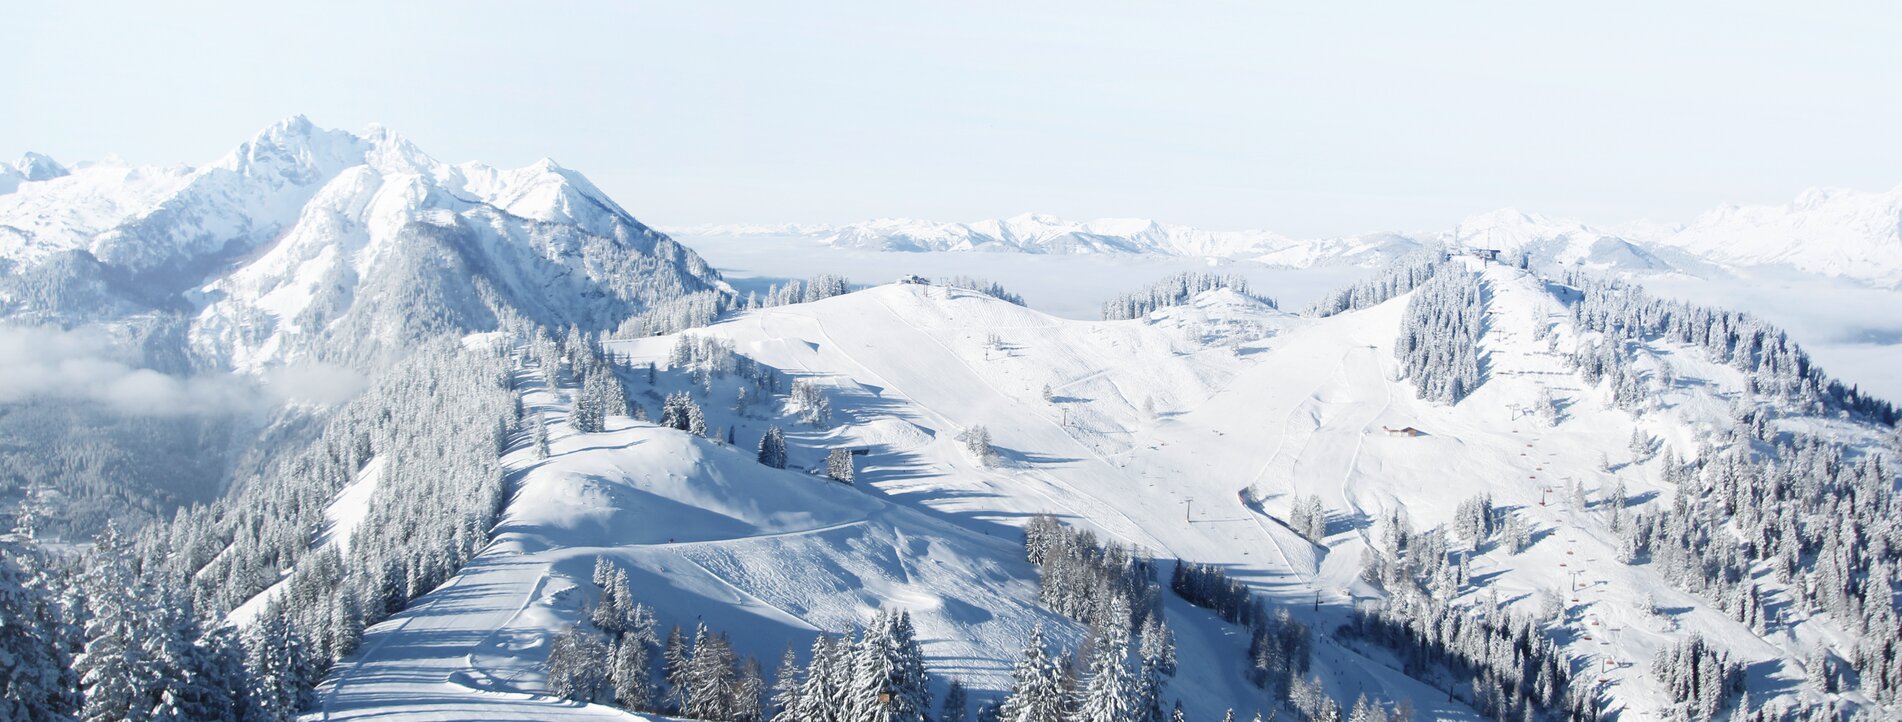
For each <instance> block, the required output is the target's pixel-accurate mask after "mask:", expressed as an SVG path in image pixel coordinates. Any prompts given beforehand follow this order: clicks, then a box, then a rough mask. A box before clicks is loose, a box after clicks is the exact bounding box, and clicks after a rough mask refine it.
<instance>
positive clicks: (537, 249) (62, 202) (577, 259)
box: [0, 116, 725, 369]
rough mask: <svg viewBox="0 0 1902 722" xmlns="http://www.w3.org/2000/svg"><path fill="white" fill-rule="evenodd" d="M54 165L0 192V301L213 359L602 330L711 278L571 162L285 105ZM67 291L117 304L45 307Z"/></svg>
mask: <svg viewBox="0 0 1902 722" xmlns="http://www.w3.org/2000/svg"><path fill="white" fill-rule="evenodd" d="M57 169H58V166H57V165H56V164H52V163H51V162H50V161H43V160H36V158H35V157H30V158H29V160H28V162H23V163H22V165H21V166H20V168H19V171H18V172H19V173H20V174H22V175H23V176H24V174H25V173H27V172H28V171H31V172H32V173H33V177H32V179H31V180H30V181H29V182H23V183H20V184H18V187H17V188H13V189H10V190H11V192H5V193H0V270H5V271H6V274H5V275H6V277H7V278H8V280H9V282H8V283H6V284H0V312H4V313H5V314H6V315H9V316H15V317H23V318H26V319H28V320H54V321H59V322H72V321H75V320H92V319H98V318H102V317H103V318H106V319H110V318H111V317H113V315H114V314H115V313H124V312H127V311H145V310H157V311H163V312H166V313H186V314H190V315H192V316H194V318H192V319H191V321H190V332H189V337H190V344H191V347H192V351H193V353H194V354H195V355H196V356H197V357H199V358H202V359H206V360H208V361H209V362H211V363H213V364H218V365H225V364H228V365H231V366H235V367H238V368H242V369H252V368H257V367H260V366H262V365H265V364H270V363H278V362H284V361H291V360H296V359H299V358H306V357H312V356H316V357H322V358H328V359H333V360H342V361H346V362H353V363H357V362H364V361H367V360H373V359H375V358H378V357H381V356H383V355H386V354H388V353H392V352H400V349H401V346H402V345H403V344H404V343H406V342H409V341H413V340H414V339H416V338H417V337H419V336H422V335H425V334H428V333H432V332H437V331H441V330H450V329H459V330H466V331H473V330H484V329H488V328H494V327H495V326H496V324H497V323H498V319H499V318H501V317H504V316H509V315H520V316H524V317H527V318H529V319H532V320H535V321H538V322H540V323H544V324H548V325H551V326H557V327H559V326H567V325H576V326H581V327H583V328H593V329H603V328H611V327H613V326H614V325H615V324H617V323H619V322H620V321H621V320H622V319H624V318H626V317H628V316H630V315H632V314H635V313H638V312H640V311H643V310H645V309H647V308H649V307H651V306H653V305H655V304H657V303H661V302H665V301H667V300H670V299H674V298H678V297H680V296H682V295H684V294H688V293H692V292H696V291H703V290H714V291H722V290H723V289H724V288H725V286H724V284H723V283H722V282H721V281H720V280H719V277H718V274H716V273H714V272H713V271H712V270H711V269H709V268H708V267H707V266H706V264H705V262H704V261H702V260H701V259H700V258H699V257H698V256H696V255H695V254H694V253H693V252H692V251H690V250H687V249H685V248H683V247H681V246H680V245H678V244H676V243H674V242H673V241H672V240H671V239H669V238H667V237H666V236H664V235H661V234H659V233H656V232H654V231H651V230H649V229H648V228H647V227H646V226H643V225H641V224H640V223H639V222H638V221H636V220H635V219H634V218H633V216H632V215H630V214H629V213H627V211H626V210H624V209H622V208H621V207H620V206H619V205H617V204H615V203H614V201H612V200H610V199H609V198H608V197H607V196H606V195H605V194H603V193H602V192H601V191H600V189H598V188H596V187H595V186H594V185H593V184H592V183H589V182H588V181H587V179H586V178H584V177H582V176H581V175H580V174H579V173H576V172H574V171H572V170H568V169H566V168H562V167H561V166H559V165H557V164H555V163H554V162H553V161H549V160H543V161H540V162H537V163H535V164H533V165H530V166H527V167H524V168H518V169H512V170H503V169H496V168H492V167H489V166H485V165H482V164H478V163H465V164H460V165H450V164H446V163H442V162H440V161H437V160H435V159H434V158H431V157H430V156H428V155H426V154H424V153H423V152H422V151H421V150H419V149H418V148H417V147H416V146H415V145H414V144H412V143H410V142H409V141H408V140H406V139H404V138H402V137H401V136H398V135H396V134H395V133H393V132H391V131H389V130H387V129H384V128H380V127H372V128H371V129H370V130H368V131H367V132H365V133H363V134H361V135H359V134H354V133H349V132H345V131H340V130H326V129H323V128H319V127H317V126H316V125H314V124H312V123H311V122H310V121H308V120H306V119H304V118H303V117H301V116H299V117H293V118H290V119H288V120H285V121H282V122H280V123H277V124H275V125H272V126H271V127H269V128H266V129H264V130H263V131H261V132H259V133H258V135H257V136H256V137H254V138H252V139H251V140H249V141H247V142H245V143H243V144H240V145H239V146H238V147H237V148H235V149H234V150H232V151H231V152H230V153H228V154H226V155H225V156H224V157H222V158H219V159H218V160H216V161H213V162H211V163H208V164H206V165H204V166H202V167H197V168H188V167H170V168H132V167H126V166H123V165H116V164H98V165H89V166H85V167H82V168H80V169H79V170H77V171H74V172H71V173H67V174H64V175H60V174H59V173H58V172H57ZM81 292H85V293H87V294H89V295H91V296H108V297H112V298H116V299H118V300H119V301H120V303H117V304H107V303H88V304H75V303H61V302H60V301H61V300H63V299H65V298H67V297H69V296H73V295H75V294H78V293H81ZM418 309H423V311H422V312H420V313H419V312H417V310H418Z"/></svg>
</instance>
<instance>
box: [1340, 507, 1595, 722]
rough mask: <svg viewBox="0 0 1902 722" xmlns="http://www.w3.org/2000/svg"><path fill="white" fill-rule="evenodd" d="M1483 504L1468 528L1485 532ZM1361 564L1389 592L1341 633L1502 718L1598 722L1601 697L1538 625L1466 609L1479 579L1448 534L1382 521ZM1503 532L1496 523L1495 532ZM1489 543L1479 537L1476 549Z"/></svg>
mask: <svg viewBox="0 0 1902 722" xmlns="http://www.w3.org/2000/svg"><path fill="white" fill-rule="evenodd" d="M1489 506H1490V504H1489V502H1487V501H1485V500H1484V498H1483V497H1482V498H1480V499H1476V500H1472V501H1469V502H1467V503H1464V504H1462V505H1461V507H1462V513H1461V515H1460V516H1461V517H1463V519H1462V521H1461V526H1462V528H1463V529H1465V530H1466V533H1470V534H1475V535H1477V534H1481V533H1486V534H1491V533H1492V532H1482V529H1483V528H1484V527H1485V526H1486V525H1485V523H1484V522H1483V521H1482V518H1483V517H1486V516H1489V515H1491V514H1493V513H1494V512H1490V511H1489V509H1488V507H1489ZM1381 526H1382V529H1381V532H1380V535H1379V537H1378V538H1377V540H1376V543H1375V544H1374V545H1373V546H1372V547H1371V548H1369V549H1368V550H1367V552H1366V554H1365V555H1364V556H1363V558H1362V569H1361V578H1362V579H1364V580H1366V581H1367V582H1369V583H1372V584H1377V585H1379V586H1381V587H1382V588H1384V589H1386V590H1387V592H1388V597H1387V599H1386V600H1385V601H1384V602H1381V603H1379V604H1376V605H1368V606H1357V607H1356V608H1355V609H1354V612H1353V617H1352V620H1351V621H1350V622H1349V623H1348V624H1346V625H1343V626H1342V627H1341V630H1340V634H1341V636H1342V637H1343V638H1345V639H1359V640H1365V641H1368V642H1371V643H1374V644H1378V645H1380V646H1382V647H1386V648H1388V649H1391V650H1393V651H1394V652H1395V653H1397V654H1398V655H1400V658H1401V660H1402V662H1403V671H1405V672H1406V673H1407V675H1408V676H1411V677H1414V678H1416V679H1419V680H1422V681H1425V682H1428V683H1430V684H1434V685H1435V686H1439V687H1441V688H1442V689H1446V690H1447V691H1448V694H1451V695H1454V696H1457V697H1459V698H1460V699H1462V700H1464V701H1465V702H1467V703H1468V704H1471V705H1473V707H1474V708H1475V709H1477V710H1479V712H1480V713H1481V714H1483V715H1486V716H1489V717H1494V718H1496V719H1515V720H1516V719H1551V720H1595V719H1598V710H1597V704H1596V700H1595V698H1594V697H1593V696H1592V693H1591V692H1590V690H1589V688H1587V687H1586V686H1584V685H1578V686H1574V684H1573V681H1572V673H1571V663H1570V660H1568V659H1566V658H1565V656H1564V655H1563V653H1562V652H1561V651H1560V649H1559V647H1558V645H1556V644H1554V643H1553V642H1552V640H1550V639H1548V638H1546V636H1545V635H1544V634H1543V632H1542V631H1541V630H1540V626H1541V625H1540V624H1539V622H1538V621H1536V620H1534V619H1532V618H1529V617H1524V616H1520V615H1516V614H1510V613H1506V612H1503V611H1482V610H1480V609H1478V608H1475V607H1472V606H1463V605H1460V604H1459V603H1458V599H1459V595H1460V593H1461V591H1462V590H1463V589H1464V588H1465V587H1466V586H1467V585H1468V584H1470V582H1471V578H1472V575H1471V572H1470V570H1469V569H1468V566H1467V555H1466V554H1464V553H1460V552H1453V551H1451V550H1450V549H1449V546H1448V542H1447V533H1446V530H1445V529H1444V528H1442V527H1434V528H1432V529H1428V530H1426V531H1424V532H1421V531H1415V530H1414V529H1413V528H1412V525H1410V524H1409V523H1408V522H1407V521H1406V519H1405V517H1403V516H1401V515H1400V514H1399V512H1393V513H1391V514H1389V515H1388V516H1387V517H1386V518H1385V519H1384V520H1383V521H1382V525H1381ZM1498 530H1499V527H1498V526H1497V525H1494V531H1498ZM1483 541H1484V537H1476V541H1475V546H1477V545H1478V544H1479V543H1481V542H1483Z"/></svg>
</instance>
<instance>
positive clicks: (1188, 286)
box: [1103, 271, 1275, 321]
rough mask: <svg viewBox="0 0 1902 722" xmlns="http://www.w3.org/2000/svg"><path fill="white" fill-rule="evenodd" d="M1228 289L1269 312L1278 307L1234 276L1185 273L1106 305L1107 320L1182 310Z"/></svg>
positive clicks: (1105, 316)
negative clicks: (1206, 293)
mask: <svg viewBox="0 0 1902 722" xmlns="http://www.w3.org/2000/svg"><path fill="white" fill-rule="evenodd" d="M1218 288H1226V289H1228V290H1230V291H1234V292H1235V293H1238V294H1241V295H1243V296H1246V297H1248V298H1252V299H1255V300H1256V301H1260V302H1262V303H1264V304H1267V306H1268V307H1269V308H1274V307H1275V300H1274V299H1272V298H1269V297H1267V296H1264V295H1260V294H1257V293H1254V292H1253V291H1250V290H1249V289H1248V279H1245V278H1242V277H1241V276H1238V275H1234V274H1215V273H1195V272H1190V271H1184V272H1182V273H1178V274H1175V275H1173V276H1169V277H1166V278H1164V279H1162V280H1160V281H1157V282H1155V283H1152V284H1149V285H1148V286H1144V287H1142V288H1140V289H1137V290H1135V291H1131V292H1129V293H1125V294H1123V295H1121V296H1117V297H1115V298H1112V299H1110V300H1108V301H1104V302H1103V320H1105V321H1120V320H1124V319H1131V318H1142V317H1144V316H1147V315H1149V314H1150V313H1152V312H1154V311H1156V310H1157V309H1162V308H1168V307H1170V306H1181V305H1183V304H1186V303H1188V302H1189V300H1190V299H1193V298H1195V295H1196V294H1198V293H1202V292H1203V291H1213V290H1215V289H1218Z"/></svg>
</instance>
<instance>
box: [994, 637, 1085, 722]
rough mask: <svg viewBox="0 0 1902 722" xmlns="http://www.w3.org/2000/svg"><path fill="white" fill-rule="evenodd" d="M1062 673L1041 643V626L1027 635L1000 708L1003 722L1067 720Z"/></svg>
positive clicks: (1055, 721) (1053, 721)
mask: <svg viewBox="0 0 1902 722" xmlns="http://www.w3.org/2000/svg"><path fill="white" fill-rule="evenodd" d="M1064 697H1065V695H1064V689H1063V679H1062V672H1061V671H1060V670H1059V669H1058V666H1057V661H1056V660H1054V659H1052V658H1051V657H1050V651H1049V650H1048V649H1046V648H1045V646H1044V641H1043V626H1042V625H1038V626H1037V627H1035V628H1033V629H1032V630H1031V631H1030V639H1029V641H1028V642H1026V643H1025V644H1024V654H1023V656H1022V657H1020V658H1019V659H1018V660H1017V666H1016V667H1015V668H1013V669H1012V670H1011V693H1010V697H1008V698H1007V699H1005V701H1004V705H1003V709H1002V712H1003V720H1004V722H1064V720H1065V719H1066V718H1068V716H1069V711H1068V709H1067V705H1066V704H1065V698H1064Z"/></svg>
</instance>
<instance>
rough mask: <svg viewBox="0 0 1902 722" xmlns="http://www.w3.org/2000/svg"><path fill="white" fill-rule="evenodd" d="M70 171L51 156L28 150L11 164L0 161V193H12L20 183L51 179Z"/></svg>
mask: <svg viewBox="0 0 1902 722" xmlns="http://www.w3.org/2000/svg"><path fill="white" fill-rule="evenodd" d="M70 172H71V171H68V170H66V166H63V165H60V164H59V162H58V161H55V160H53V159H52V158H49V157H46V156H44V155H41V154H39V153H32V152H28V153H27V154H26V155H23V156H21V157H20V160H19V161H17V162H15V163H13V164H12V165H8V164H5V163H0V193H12V192H13V190H14V189H15V188H19V187H20V184H21V183H25V182H28V181H44V180H52V179H54V178H58V177H60V176H64V175H66V174H68V173H70Z"/></svg>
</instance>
